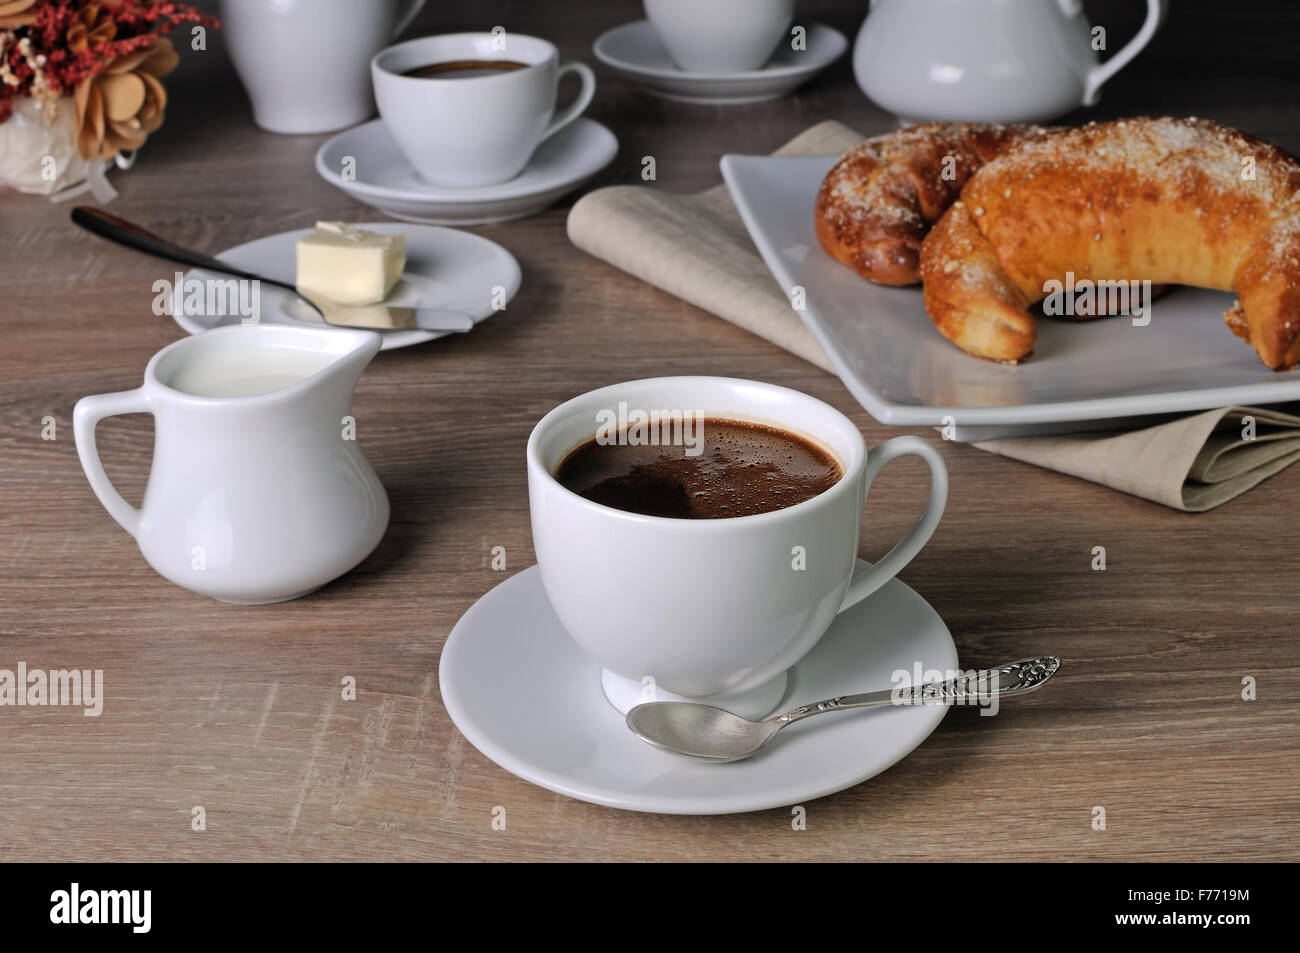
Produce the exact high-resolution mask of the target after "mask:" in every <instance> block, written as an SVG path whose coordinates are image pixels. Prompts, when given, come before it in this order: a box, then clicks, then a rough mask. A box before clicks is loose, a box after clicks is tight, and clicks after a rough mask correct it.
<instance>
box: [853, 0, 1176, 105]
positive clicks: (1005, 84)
mask: <svg viewBox="0 0 1300 953" xmlns="http://www.w3.org/2000/svg"><path fill="white" fill-rule="evenodd" d="M1164 7H1165V5H1164V3H1163V0H1147V15H1146V19H1145V20H1144V21H1143V23H1142V27H1141V29H1139V30H1138V33H1137V35H1136V36H1135V37H1133V39H1131V40H1130V41H1129V42H1128V43H1127V44H1126V45H1125V46H1123V47H1121V48H1120V49H1118V50H1117V51H1116V52H1115V53H1114V55H1113V56H1111V57H1110V58H1109V59H1107V60H1106V62H1104V63H1099V62H1098V58H1097V52H1096V51H1095V49H1094V43H1095V42H1100V41H1101V40H1102V39H1103V34H1096V35H1095V36H1094V31H1095V30H1096V29H1098V28H1094V27H1092V26H1090V25H1089V23H1088V21H1087V20H1086V19H1085V18H1084V15H1083V3H1082V0H872V3H871V12H870V13H869V14H868V15H867V19H866V22H865V23H863V25H862V30H861V31H860V32H859V33H858V38H857V41H856V43H855V44H854V47H853V73H854V75H855V76H856V77H857V80H858V85H859V86H860V87H862V91H863V92H864V93H866V94H867V96H868V97H870V98H871V99H872V100H873V101H874V102H876V103H877V104H878V105H880V106H881V107H882V108H884V109H887V110H889V111H890V112H891V113H893V114H894V115H895V116H898V117H899V118H900V119H902V120H903V121H904V122H905V123H913V122H923V121H927V120H954V121H963V120H964V121H969V122H1045V121H1047V120H1050V119H1054V118H1055V117H1057V116H1061V115H1064V114H1065V113H1067V112H1070V111H1071V110H1072V109H1075V108H1077V107H1079V106H1092V105H1095V104H1096V102H1097V97H1098V93H1099V91H1100V90H1101V87H1102V85H1103V84H1104V83H1105V82H1106V81H1107V80H1108V79H1110V78H1111V77H1112V76H1114V75H1115V74H1116V73H1118V72H1119V71H1120V70H1121V69H1123V68H1124V66H1125V65H1126V64H1128V62H1129V61H1130V60H1132V59H1133V57H1135V56H1137V54H1138V53H1139V52H1140V51H1141V50H1142V48H1143V47H1144V46H1146V45H1147V43H1148V42H1150V40H1151V37H1152V36H1154V35H1155V32H1156V29H1157V27H1158V26H1159V25H1160V20H1161V18H1162V17H1163V16H1164V13H1165V9H1164ZM1104 41H1105V43H1106V47H1105V48H1109V45H1110V43H1111V40H1110V37H1109V35H1108V34H1105V35H1104Z"/></svg>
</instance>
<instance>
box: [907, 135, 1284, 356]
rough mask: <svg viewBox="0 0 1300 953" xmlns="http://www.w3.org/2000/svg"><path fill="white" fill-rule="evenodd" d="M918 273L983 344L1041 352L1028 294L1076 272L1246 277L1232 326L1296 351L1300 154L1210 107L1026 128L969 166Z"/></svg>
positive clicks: (1238, 286) (1013, 352)
mask: <svg viewBox="0 0 1300 953" xmlns="http://www.w3.org/2000/svg"><path fill="white" fill-rule="evenodd" d="M920 273H921V280H922V284H923V289H924V290H923V294H924V300H925V308H926V311H927V312H928V313H929V315H930V317H931V319H932V320H933V321H934V323H935V325H936V326H937V327H938V329H939V331H940V332H942V334H943V335H944V336H945V337H947V338H948V339H949V340H950V341H952V342H953V343H955V344H956V345H957V346H958V347H960V348H962V349H963V350H965V351H967V352H968V353H971V354H974V355H977V356H979V357H984V358H990V359H992V360H996V361H1005V362H1010V363H1015V362H1017V361H1019V360H1021V359H1023V358H1024V357H1026V356H1028V355H1029V354H1030V352H1032V351H1033V348H1034V340H1035V328H1034V320H1033V318H1032V317H1031V315H1030V314H1029V312H1028V310H1027V308H1028V307H1029V306H1030V305H1031V304H1032V303H1034V302H1036V301H1039V300H1041V299H1042V298H1043V297H1044V296H1045V295H1046V293H1047V292H1048V290H1049V289H1051V290H1055V289H1057V288H1059V287H1060V284H1057V283H1058V282H1065V281H1066V280H1067V278H1068V279H1069V280H1075V281H1077V280H1079V279H1090V280H1091V281H1093V282H1094V283H1098V284H1100V283H1103V282H1105V283H1114V282H1133V281H1150V282H1152V283H1153V284H1158V283H1170V284H1184V285H1195V286H1198V287H1202V288H1214V289H1219V290H1224V291H1227V290H1232V291H1235V292H1236V295H1237V302H1236V303H1235V304H1234V305H1233V307H1232V308H1231V309H1229V310H1228V312H1227V313H1226V314H1225V315H1224V317H1225V319H1226V321H1227V324H1228V327H1229V328H1230V329H1231V330H1232V331H1233V333H1235V334H1236V335H1238V336H1239V337H1242V338H1244V339H1245V340H1246V341H1247V342H1249V343H1250V344H1251V346H1252V347H1254V349H1255V352H1256V353H1257V354H1258V355H1259V357H1260V360H1262V361H1263V362H1264V363H1265V364H1266V365H1268V366H1269V367H1271V368H1274V369H1279V370H1280V369H1286V368H1291V367H1295V366H1296V365H1297V364H1298V363H1300V163H1297V161H1296V160H1295V159H1293V158H1291V157H1290V156H1288V155H1287V154H1286V153H1284V152H1282V151H1281V150H1279V149H1277V148H1275V147H1274V146H1271V145H1269V144H1267V143H1265V142H1261V141H1260V140H1258V139H1255V138H1252V137H1250V136H1247V135H1244V134H1243V133H1240V132H1237V131H1236V130H1233V129H1230V128H1228V127H1226V126H1222V125H1219V124H1218V123H1214V122H1210V121H1207V120H1201V119H1168V118H1161V119H1130V120H1120V121H1116V122H1107V123H1092V124H1089V125H1087V126H1083V127H1081V128H1077V129H1069V130H1062V131H1059V132H1055V133H1053V134H1051V135H1047V136H1041V137H1037V138H1032V139H1028V140H1026V141H1022V142H1020V143H1019V144H1018V145H1016V146H1015V147H1014V148H1009V149H1007V150H1005V151H1003V152H1001V153H1000V154H998V155H997V156H994V157H992V158H991V159H990V160H989V161H988V162H987V163H985V164H984V165H982V166H981V167H980V168H978V169H977V170H975V171H974V172H973V173H972V174H971V175H970V177H969V180H968V181H967V182H966V185H965V187H964V188H963V189H962V192H961V198H960V200H959V201H957V202H954V203H953V204H952V205H951V206H950V207H949V208H948V210H947V211H946V212H945V213H944V214H943V215H942V217H941V218H940V219H939V220H938V222H937V223H936V224H935V225H934V227H933V228H932V229H931V230H930V232H929V234H928V235H927V237H926V238H925V240H924V242H923V244H922V246H921V255H920ZM1155 318H1156V320H1158V319H1159V316H1158V314H1157V315H1156V316H1155Z"/></svg>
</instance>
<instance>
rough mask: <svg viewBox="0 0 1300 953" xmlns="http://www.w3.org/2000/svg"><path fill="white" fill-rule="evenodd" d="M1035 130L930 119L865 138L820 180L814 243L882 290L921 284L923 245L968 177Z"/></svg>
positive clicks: (1038, 130)
mask: <svg viewBox="0 0 1300 953" xmlns="http://www.w3.org/2000/svg"><path fill="white" fill-rule="evenodd" d="M1047 134H1048V130H1045V129H1041V128H1039V127H1037V126H1001V125H994V124H990V123H963V122H932V123H927V124H925V125H922V126H912V127H911V128H908V129H903V130H900V131H898V132H891V133H888V134H886V135H883V136H876V137H875V138H874V139H868V140H867V141H866V142H864V143H862V145H860V146H857V147H856V148H853V149H850V150H849V151H848V152H847V153H845V154H844V156H843V158H841V159H840V161H839V162H837V163H836V164H835V167H834V168H832V169H831V171H830V173H829V174H828V175H827V176H826V178H825V179H824V180H823V182H822V187H821V191H820V192H819V193H818V195H817V209H816V214H815V216H814V221H815V223H816V230H817V239H818V241H820V242H821V246H822V248H824V249H825V250H826V253H827V254H829V255H830V256H831V257H832V258H834V259H835V260H836V261H839V262H843V263H844V264H846V265H848V266H849V267H850V268H852V269H853V270H854V271H856V272H857V273H858V274H860V275H861V276H862V277H863V278H867V279H869V280H871V281H874V282H877V283H879V284H883V285H910V284H915V283H916V282H917V281H919V280H920V274H919V272H918V264H919V261H920V254H921V242H922V240H923V239H924V238H925V236H926V233H927V232H928V231H929V230H930V226H931V225H933V224H934V223H935V222H936V221H938V219H939V216H940V215H942V214H943V213H944V212H945V211H947V209H948V206H950V205H951V204H952V203H953V202H954V201H956V199H957V196H958V195H959V194H960V193H961V189H962V186H964V185H965V184H966V180H967V179H969V178H970V176H971V174H972V173H973V172H975V170H977V169H978V168H979V167H980V166H982V165H983V164H984V163H985V162H988V161H989V160H990V159H992V158H993V157H994V156H996V155H998V154H999V153H1001V152H1003V151H1004V150H1006V149H1008V148H1010V147H1011V146H1014V145H1017V144H1019V143H1021V142H1025V141H1029V140H1034V139H1040V138H1042V137H1043V136H1045V135H1047Z"/></svg>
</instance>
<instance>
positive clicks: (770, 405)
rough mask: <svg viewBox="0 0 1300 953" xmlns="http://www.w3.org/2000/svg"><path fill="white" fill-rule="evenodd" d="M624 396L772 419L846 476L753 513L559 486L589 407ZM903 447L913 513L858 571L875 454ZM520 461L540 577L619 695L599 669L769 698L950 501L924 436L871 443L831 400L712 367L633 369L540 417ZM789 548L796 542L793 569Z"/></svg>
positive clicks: (703, 690) (911, 551)
mask: <svg viewBox="0 0 1300 953" xmlns="http://www.w3.org/2000/svg"><path fill="white" fill-rule="evenodd" d="M620 402H626V405H627V407H628V408H629V410H633V409H638V408H639V409H644V410H647V411H648V410H652V409H655V410H664V409H671V410H681V411H683V412H701V413H703V414H704V415H705V416H706V418H707V417H710V416H713V417H730V418H738V419H749V420H757V421H760V422H764V423H769V424H771V425H775V426H777V427H779V428H783V429H785V430H788V431H791V432H794V433H796V434H798V435H800V436H803V437H805V438H807V439H812V440H814V441H816V442H817V443H818V444H820V445H821V446H823V447H825V448H826V449H828V450H830V451H831V452H832V453H833V454H834V455H835V456H836V457H837V458H838V459H839V461H840V463H841V466H842V468H843V471H844V475H843V477H842V478H841V479H840V481H839V482H838V483H836V484H835V485H834V486H833V487H831V488H830V489H829V490H826V491H825V492H823V493H821V494H819V495H818V496H815V497H813V498H812V499H809V500H805V501H804V502H802V503H799V504H797V505H795V506H791V507H787V508H786V509H782V510H774V511H772V512H768V513H761V514H758V515H755V516H741V517H735V518H731V519H716V520H705V519H701V520H690V519H670V518H664V517H653V516H643V515H639V514H636V513H629V512H626V511H623V510H617V509H612V508H610V507H606V506H602V505H600V504H598V503H593V502H591V501H590V500H587V499H585V498H584V497H581V496H579V495H578V494H576V493H574V492H572V491H570V490H568V489H566V488H565V487H564V486H562V485H561V484H560V483H559V482H558V481H557V480H556V479H555V477H554V473H555V470H556V467H557V466H558V465H559V463H560V461H561V460H562V459H563V457H564V455H565V454H566V453H567V452H568V451H569V450H571V449H572V448H573V447H575V446H576V445H578V444H580V443H582V442H583V441H585V440H588V439H590V438H591V437H592V435H593V434H594V433H595V432H596V430H597V426H598V417H597V414H598V413H601V412H602V411H603V412H612V411H614V410H615V408H618V407H619V404H620ZM705 427H706V430H707V422H706V424H705ZM906 454H915V455H917V456H920V457H921V458H922V459H923V460H925V462H926V463H927V464H928V465H929V467H930V474H931V485H930V497H929V501H928V503H927V504H926V508H925V511H924V513H923V514H922V515H921V517H920V518H919V519H918V520H917V521H916V523H915V525H914V526H913V527H912V529H911V530H910V531H909V532H908V533H907V535H906V536H905V537H904V538H903V539H902V541H901V542H899V543H898V545H897V546H895V547H894V548H893V549H892V550H891V551H890V552H889V554H888V555H886V556H885V557H884V558H883V559H881V560H880V561H879V562H878V563H876V564H875V565H874V566H873V567H871V568H869V569H867V570H865V571H862V572H855V560H856V557H857V551H858V531H859V526H860V525H861V522H862V520H861V517H862V507H863V505H864V503H865V502H866V497H867V491H868V489H869V488H870V486H871V482H872V481H873V480H874V479H875V476H876V474H877V473H879V472H880V470H881V468H883V467H884V465H885V464H886V463H888V462H889V461H891V460H893V459H895V458H897V457H899V456H903V455H906ZM527 459H528V499H529V507H530V511H531V514H532V529H533V546H534V549H535V550H536V553H537V563H538V567H539V569H540V572H541V577H542V583H543V585H544V587H545V589H546V593H547V596H548V597H549V599H550V602H551V605H552V607H553V608H554V610H555V613H556V616H557V617H558V618H559V620H560V622H561V623H562V624H563V625H564V627H565V629H567V630H568V632H569V634H570V635H571V636H572V637H573V639H574V640H575V641H576V642H577V643H578V645H579V646H581V647H582V648H583V649H584V650H585V651H586V652H587V654H589V655H590V656H591V657H592V658H593V659H595V660H596V661H597V662H599V663H600V664H601V665H602V666H604V668H605V669H606V675H605V689H606V695H607V696H609V697H610V699H611V701H613V702H614V703H615V704H616V705H617V706H618V707H622V706H621V705H619V702H618V701H617V699H616V698H615V697H614V690H613V689H611V684H612V682H617V681H618V679H617V678H616V679H613V680H611V678H610V673H613V674H614V675H615V676H617V677H618V678H621V679H622V680H623V681H624V682H625V683H626V684H628V685H631V686H632V687H633V689H634V690H637V689H639V688H640V686H641V684H643V680H644V679H645V678H647V677H650V678H653V679H654V684H655V686H656V688H659V689H664V690H666V691H667V692H670V693H673V694H676V695H681V696H687V697H691V698H709V699H710V701H711V703H714V704H717V703H719V702H724V703H727V702H729V701H743V702H744V703H745V704H746V705H747V704H748V703H749V702H751V701H752V700H753V699H754V697H756V696H762V697H765V698H766V699H767V703H766V704H767V707H768V708H769V709H770V706H773V705H775V704H776V703H777V702H778V701H779V700H780V697H781V694H782V692H783V690H784V679H785V671H786V670H787V669H788V668H790V666H792V665H794V664H795V663H796V662H797V661H799V659H800V658H802V657H803V655H804V654H805V653H806V652H808V650H809V649H811V648H812V647H813V645H815V644H816V642H817V640H818V639H820V638H821V637H822V635H823V634H824V633H825V631H826V629H827V628H828V627H829V626H830V624H831V622H832V620H833V619H834V618H835V616H836V615H837V614H838V613H839V612H840V611H842V610H843V609H846V608H848V607H849V606H852V605H854V604H856V603H857V602H860V601H861V600H862V599H864V598H865V597H866V596H868V595H870V594H871V593H872V592H874V591H875V590H876V589H878V588H880V586H882V585H883V584H884V583H885V582H887V581H888V580H889V579H891V578H893V576H894V575H896V574H897V573H898V571H899V570H901V569H902V568H903V567H904V566H905V565H907V563H908V562H909V561H910V560H911V559H912V557H913V556H915V555H916V554H917V552H919V551H920V549H921V548H922V547H923V546H924V545H925V543H926V541H927V540H929V538H930V535H931V533H933V531H934V528H935V526H937V525H938V522H939V518H940V516H941V515H942V513H943V507H944V502H945V501H946V499H947V486H948V481H947V471H946V470H945V468H944V465H943V459H942V457H941V456H940V454H939V452H938V451H937V450H936V449H935V448H934V447H933V446H931V445H930V444H928V443H926V442H925V441H924V440H921V439H920V438H917V437H910V436H909V437H896V438H894V439H893V440H889V441H887V442H886V443H883V444H881V445H880V446H878V447H876V448H874V449H873V450H872V451H871V452H870V454H868V452H867V448H866V445H865V444H864V443H863V440H862V435H861V434H860V433H859V432H858V429H857V428H856V427H855V426H854V425H853V422H852V421H851V420H849V419H848V418H847V417H845V416H844V415H843V414H841V413H840V412H839V411H837V410H835V409H834V408H833V407H830V406H829V405H827V404H824V403H822V402H821V401H819V400H816V399H815V398H812V397H809V396H807V395H806V394H801V393H799V392H798V391H793V390H789V389H787V388H784V387H777V386H775V385H772V384H763V383H758V382H755V381H744V380H734V379H730V378H722V377H666V378H655V379H651V380H643V381H633V382H630V383H626V384H616V385H614V386H611V387H605V388H602V389H600V390H596V391H592V392H591V393H588V394H584V395H582V396H580V397H576V398H574V399H573V400H570V401H568V402H566V403H564V404H562V405H560V406H559V407H557V408H555V409H554V410H552V411H551V412H550V413H548V414H547V415H546V416H545V417H543V418H542V420H541V421H540V422H539V423H538V424H537V426H536V427H535V428H534V430H533V432H532V435H531V437H530V438H529V440H528V451H527ZM795 547H802V553H803V566H804V568H802V569H797V568H796V557H797V552H796V550H795ZM863 638H870V633H869V632H864V633H863ZM660 697H663V696H662V695H661V696H660ZM761 707H762V706H760V708H761Z"/></svg>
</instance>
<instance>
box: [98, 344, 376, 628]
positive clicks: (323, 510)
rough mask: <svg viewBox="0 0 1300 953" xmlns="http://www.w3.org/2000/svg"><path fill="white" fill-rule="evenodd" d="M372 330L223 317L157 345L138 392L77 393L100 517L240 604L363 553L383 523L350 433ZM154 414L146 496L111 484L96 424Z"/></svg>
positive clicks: (292, 587) (197, 583)
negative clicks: (135, 496)
mask: <svg viewBox="0 0 1300 953" xmlns="http://www.w3.org/2000/svg"><path fill="white" fill-rule="evenodd" d="M379 343H380V340H379V335H377V334H375V333H373V332H371V331H351V330H344V329H330V328H321V329H313V328H294V327H281V326H269V325H261V326H247V327H245V326H238V325H236V326H231V327H223V328H217V329H215V330H211V331H205V332H203V333H202V334H197V335H195V336H193V337H190V338H185V339H184V340H181V341H177V342H176V343H175V344H172V345H170V346H168V347H165V348H163V349H162V350H161V351H159V352H158V353H157V354H155V355H154V356H153V358H152V359H151V360H150V361H149V364H148V366H147V367H146V368H145V372H144V384H143V386H141V387H138V388H136V389H135V390H130V391H122V392H119V393H115V394H99V395H97V396H94V397H83V398H82V399H81V400H79V401H78V402H77V407H76V410H75V412H74V414H73V428H74V431H75V433H76V440H77V453H78V455H79V456H80V457H81V466H82V468H83V469H84V470H85V471H86V478H87V479H88V480H89V481H90V486H91V488H92V489H93V490H94V491H95V495H96V496H97V497H99V502H100V503H102V504H104V508H105V509H107V510H108V512H109V515H110V516H112V517H113V519H115V520H117V522H118V523H119V524H121V526H122V528H123V529H125V530H126V531H127V532H128V533H130V534H131V535H132V536H134V537H135V539H136V541H137V543H138V544H139V546H140V552H141V553H143V554H144V558H145V559H146V560H148V562H149V565H151V566H152V567H153V568H154V569H156V570H157V571H158V572H159V573H161V574H162V575H163V576H164V577H166V578H167V579H170V580H171V581H172V582H174V583H176V584H177V585H179V586H184V587H185V588H186V589H191V590H193V591H194V592H198V593H202V594H203V595H207V596H211V597H212V598H214V599H220V600H222V601H223V602H235V603H240V604H244V605H256V604H260V603H266V602H282V601H284V600H286V599H294V598H297V597H298V596H302V595H306V594H307V593H308V592H311V591H312V590H313V589H316V588H318V587H320V586H322V585H324V584H325V583H327V582H329V581H330V580H331V579H334V578H335V577H337V576H340V575H342V574H343V573H345V572H347V571H348V570H349V569H351V568H352V567H354V566H356V565H357V563H359V562H361V560H362V559H364V558H365V557H366V556H367V555H368V554H369V553H370V551H371V550H373V549H374V548H375V546H376V545H377V544H378V543H379V540H380V539H381V538H382V537H383V535H384V531H385V529H387V527H388V495H387V494H386V493H385V492H384V487H383V485H382V484H381V483H380V482H379V477H378V476H376V474H375V471H374V469H373V468H372V467H371V466H370V463H369V461H367V460H366V458H365V455H364V454H362V452H361V448H360V447H359V446H358V445H357V442H356V438H355V430H356V427H355V423H354V422H352V418H351V417H350V416H349V409H350V406H351V402H352V390H353V388H354V387H355V385H356V382H357V378H358V377H359V376H360V374H361V371H362V369H363V368H364V367H365V366H366V365H367V364H368V363H369V362H370V359H371V358H372V357H374V355H375V353H376V352H377V351H378V350H379ZM135 413H142V414H152V415H153V417H154V454H153V465H152V468H151V470H150V473H149V483H148V486H147V487H146V489H145V493H144V502H143V505H142V506H141V507H140V508H139V509H136V508H135V507H134V506H132V505H131V504H130V503H128V502H127V501H126V500H125V499H123V498H122V496H121V494H119V493H118V492H117V490H115V489H114V488H113V485H112V484H111V483H110V482H109V480H108V477H107V476H106V475H105V473H104V467H103V464H101V463H100V460H99V455H98V453H97V451H96V449H95V425H96V424H97V423H98V422H99V421H100V420H102V419H103V418H105V417H109V416H112V415H114V414H135Z"/></svg>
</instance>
